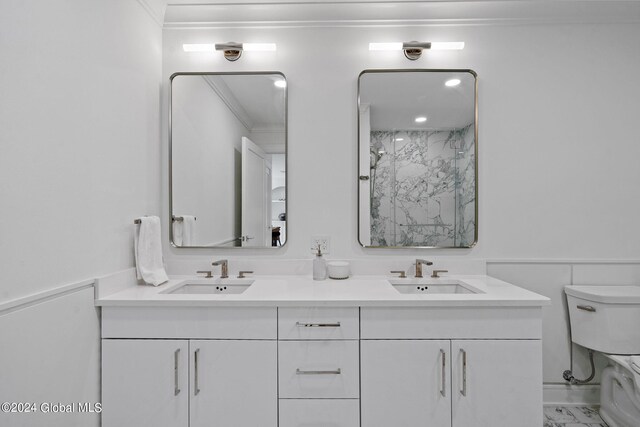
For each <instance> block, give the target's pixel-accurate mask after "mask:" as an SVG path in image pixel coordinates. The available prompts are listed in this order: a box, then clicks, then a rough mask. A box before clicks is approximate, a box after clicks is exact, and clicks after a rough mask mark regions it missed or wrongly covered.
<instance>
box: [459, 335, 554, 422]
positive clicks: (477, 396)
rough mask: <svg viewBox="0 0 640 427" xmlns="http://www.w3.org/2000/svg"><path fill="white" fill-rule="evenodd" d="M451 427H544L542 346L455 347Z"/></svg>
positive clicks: (475, 343) (481, 343) (471, 343)
mask: <svg viewBox="0 0 640 427" xmlns="http://www.w3.org/2000/svg"><path fill="white" fill-rule="evenodd" d="M451 355H452V360H453V364H452V381H453V391H452V394H453V395H452V399H453V400H452V404H453V411H452V414H453V423H452V425H453V427H495V426H518V427H539V426H541V425H542V346H541V342H540V341H539V340H468V341H467V340H456V341H452V344H451Z"/></svg>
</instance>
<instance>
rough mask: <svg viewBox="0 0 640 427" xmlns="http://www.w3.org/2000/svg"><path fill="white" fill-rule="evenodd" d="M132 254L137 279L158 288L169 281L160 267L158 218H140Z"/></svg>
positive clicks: (160, 243)
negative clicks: (134, 260) (134, 259)
mask: <svg viewBox="0 0 640 427" xmlns="http://www.w3.org/2000/svg"><path fill="white" fill-rule="evenodd" d="M134 253H135V258H136V272H137V276H138V279H142V280H144V281H145V282H146V283H148V284H149V285H153V286H158V285H161V284H163V283H164V282H166V281H168V280H169V277H167V273H166V272H165V271H164V266H163V265H162V240H161V238H160V218H158V217H157V216H148V217H144V218H140V226H139V227H138V230H136V232H135V233H134Z"/></svg>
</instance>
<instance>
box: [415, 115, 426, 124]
mask: <svg viewBox="0 0 640 427" xmlns="http://www.w3.org/2000/svg"><path fill="white" fill-rule="evenodd" d="M426 121H427V118H426V117H425V116H419V117H416V118H415V122H416V123H424V122H426Z"/></svg>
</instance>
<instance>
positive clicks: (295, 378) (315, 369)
mask: <svg viewBox="0 0 640 427" xmlns="http://www.w3.org/2000/svg"><path fill="white" fill-rule="evenodd" d="M278 368H279V372H278V376H279V379H280V381H279V383H280V397H281V398H358V396H359V394H360V390H359V387H360V386H359V383H360V381H359V372H360V368H359V351H358V341H281V342H279V343H278Z"/></svg>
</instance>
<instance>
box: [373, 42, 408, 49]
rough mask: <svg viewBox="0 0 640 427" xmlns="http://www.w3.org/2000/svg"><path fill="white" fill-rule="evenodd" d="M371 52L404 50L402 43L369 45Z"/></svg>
mask: <svg viewBox="0 0 640 427" xmlns="http://www.w3.org/2000/svg"><path fill="white" fill-rule="evenodd" d="M369 50H402V42H392V43H369Z"/></svg>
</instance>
